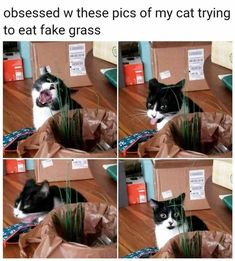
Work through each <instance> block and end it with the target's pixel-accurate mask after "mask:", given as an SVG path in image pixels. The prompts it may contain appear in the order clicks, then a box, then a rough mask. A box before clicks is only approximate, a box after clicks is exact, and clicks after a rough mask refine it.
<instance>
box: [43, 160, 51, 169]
mask: <svg viewBox="0 0 235 261" xmlns="http://www.w3.org/2000/svg"><path fill="white" fill-rule="evenodd" d="M41 164H42V167H43V168H44V169H45V168H48V167H51V166H53V161H52V160H51V159H46V160H41Z"/></svg>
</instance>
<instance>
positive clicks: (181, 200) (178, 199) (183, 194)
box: [176, 193, 185, 204]
mask: <svg viewBox="0 0 235 261" xmlns="http://www.w3.org/2000/svg"><path fill="white" fill-rule="evenodd" d="M184 199H185V193H182V194H180V195H179V196H178V197H177V198H176V202H177V203H178V204H182V203H183V202H184Z"/></svg>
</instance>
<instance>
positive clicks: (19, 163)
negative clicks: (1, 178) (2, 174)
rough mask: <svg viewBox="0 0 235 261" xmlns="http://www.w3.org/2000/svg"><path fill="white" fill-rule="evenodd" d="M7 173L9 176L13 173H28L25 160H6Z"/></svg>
mask: <svg viewBox="0 0 235 261" xmlns="http://www.w3.org/2000/svg"><path fill="white" fill-rule="evenodd" d="M5 168H6V169H5V171H6V173H7V174H11V173H23V172H25V171H26V168H25V160H23V159H6V160H5Z"/></svg>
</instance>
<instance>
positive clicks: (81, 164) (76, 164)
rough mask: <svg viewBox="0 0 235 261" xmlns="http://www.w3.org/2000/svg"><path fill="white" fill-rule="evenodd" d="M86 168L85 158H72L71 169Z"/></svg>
mask: <svg viewBox="0 0 235 261" xmlns="http://www.w3.org/2000/svg"><path fill="white" fill-rule="evenodd" d="M86 168H88V161H87V159H73V160H72V169H86Z"/></svg>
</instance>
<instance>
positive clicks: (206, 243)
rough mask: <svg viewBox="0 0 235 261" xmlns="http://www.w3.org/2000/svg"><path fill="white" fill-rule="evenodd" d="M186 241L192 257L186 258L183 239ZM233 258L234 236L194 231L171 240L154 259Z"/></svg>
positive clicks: (216, 232)
mask: <svg viewBox="0 0 235 261" xmlns="http://www.w3.org/2000/svg"><path fill="white" fill-rule="evenodd" d="M182 238H183V239H184V240H186V242H187V245H188V246H189V247H190V249H191V251H192V256H185V253H184V252H183V251H182V244H180V240H181V239H182ZM186 257H197V258H231V257H232V236H231V235H229V234H225V233H224V232H219V231H194V232H188V233H182V234H179V235H177V236H175V237H173V238H172V239H170V240H169V241H168V242H167V243H166V244H165V246H164V247H162V248H161V249H160V250H159V251H158V252H157V253H156V254H155V255H154V256H153V258H186Z"/></svg>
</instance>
